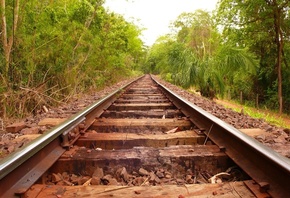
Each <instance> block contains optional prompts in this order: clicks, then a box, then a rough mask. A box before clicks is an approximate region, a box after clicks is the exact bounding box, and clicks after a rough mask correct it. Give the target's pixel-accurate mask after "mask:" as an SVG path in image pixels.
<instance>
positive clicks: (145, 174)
mask: <svg viewBox="0 0 290 198" xmlns="http://www.w3.org/2000/svg"><path fill="white" fill-rule="evenodd" d="M139 174H140V175H142V176H148V175H149V172H148V171H147V170H145V169H144V168H140V169H139Z"/></svg>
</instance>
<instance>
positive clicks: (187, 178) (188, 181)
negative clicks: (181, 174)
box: [185, 175, 194, 184]
mask: <svg viewBox="0 0 290 198" xmlns="http://www.w3.org/2000/svg"><path fill="white" fill-rule="evenodd" d="M185 180H186V183H187V184H193V183H194V181H193V179H192V175H186V177H185Z"/></svg>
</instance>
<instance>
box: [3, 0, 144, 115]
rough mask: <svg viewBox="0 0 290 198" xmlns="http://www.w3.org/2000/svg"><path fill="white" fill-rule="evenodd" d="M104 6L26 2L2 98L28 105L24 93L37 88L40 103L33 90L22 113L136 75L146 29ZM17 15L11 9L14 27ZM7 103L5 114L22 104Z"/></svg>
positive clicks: (79, 0)
mask: <svg viewBox="0 0 290 198" xmlns="http://www.w3.org/2000/svg"><path fill="white" fill-rule="evenodd" d="M9 2H10V1H9ZM102 4H103V0H70V1H69V0H59V1H46V0H45V1H37V0H31V1H27V2H22V1H21V5H20V8H21V10H20V16H19V19H20V23H19V26H18V27H17V31H16V32H15V45H14V46H13V54H12V57H13V59H12V61H11V63H10V71H11V73H10V74H11V75H10V76H11V79H4V80H8V81H9V84H11V86H9V87H7V88H6V90H3V91H2V88H1V87H4V84H2V83H1V81H0V91H1V93H5V92H7V93H8V91H9V94H8V95H9V97H6V98H4V97H1V101H4V102H5V104H6V106H7V105H8V104H10V103H11V102H12V103H19V104H20V103H21V106H25V104H24V103H25V101H22V102H20V98H21V95H23V94H24V93H26V92H27V90H34V91H35V92H34V96H35V95H38V96H40V98H41V99H40V98H39V99H40V100H39V101H40V102H37V98H34V99H33V97H34V96H32V95H33V94H32V91H30V92H29V91H28V95H29V94H31V98H29V99H28V98H23V99H24V100H25V99H26V101H29V104H30V105H26V106H27V107H28V109H22V110H21V111H22V112H19V113H21V114H22V113H25V112H29V111H32V110H33V109H36V108H38V107H41V105H43V103H45V104H46V105H48V106H49V105H52V104H53V103H55V102H56V101H58V102H61V101H62V100H64V99H66V98H67V97H69V96H70V95H73V94H76V93H82V92H84V91H86V90H88V89H99V88H101V87H103V86H106V85H108V84H111V83H115V82H117V81H119V80H121V79H125V78H126V77H128V76H131V75H132V73H134V74H135V73H136V72H134V70H135V69H138V68H139V66H140V65H141V64H142V61H143V58H142V56H144V50H143V43H142V41H141V40H140V38H139V36H140V34H141V30H140V29H139V28H138V27H137V26H136V25H135V24H133V23H131V22H128V21H126V20H125V19H124V18H123V17H122V16H120V15H117V14H114V13H110V12H108V11H106V10H105V9H104V8H103V7H102ZM11 6H12V5H11ZM7 9H11V7H9V6H8V7H7ZM12 17H13V15H12V13H11V12H10V14H9V15H7V19H8V20H7V23H8V25H10V26H11V24H12ZM0 59H3V56H2V54H1V55H0ZM1 64H2V61H1ZM3 67H4V66H3ZM3 67H2V66H1V67H0V69H2V68H3ZM2 78H5V76H3V77H2ZM35 93H37V94H35ZM13 96H15V97H14V99H15V100H14V102H13ZM18 96H19V97H18ZM52 98H54V99H52ZM44 101H45V102H44ZM5 104H4V105H3V106H2V108H1V109H2V113H3V114H5V113H8V115H10V114H14V113H15V112H16V111H18V110H17V105H15V107H12V108H11V109H8V108H6V109H5V107H4V106H5ZM4 111H6V112H4Z"/></svg>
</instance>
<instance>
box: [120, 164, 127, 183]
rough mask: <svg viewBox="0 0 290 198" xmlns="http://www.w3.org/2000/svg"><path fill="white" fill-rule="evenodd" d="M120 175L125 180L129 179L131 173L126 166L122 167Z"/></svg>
mask: <svg viewBox="0 0 290 198" xmlns="http://www.w3.org/2000/svg"><path fill="white" fill-rule="evenodd" d="M120 176H121V177H122V178H123V179H124V181H125V182H128V181H129V174H128V172H127V170H126V168H125V167H123V168H122V170H121V173H120Z"/></svg>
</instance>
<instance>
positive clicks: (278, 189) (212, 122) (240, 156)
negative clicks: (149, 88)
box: [151, 76, 290, 197]
mask: <svg viewBox="0 0 290 198" xmlns="http://www.w3.org/2000/svg"><path fill="white" fill-rule="evenodd" d="M151 78H152V79H153V80H154V81H155V82H156V83H157V84H158V85H159V86H160V88H161V89H162V90H163V91H164V93H165V94H166V95H167V96H168V98H170V100H171V102H172V103H174V105H176V106H177V107H178V108H180V110H181V111H182V112H183V113H184V114H185V115H186V116H188V117H189V119H190V120H191V121H192V122H193V123H194V124H196V125H197V126H198V127H199V128H204V129H205V134H206V135H207V136H208V137H209V138H210V139H211V140H212V141H213V142H214V143H216V144H217V145H218V146H220V147H222V148H224V149H225V150H226V151H225V152H226V153H227V154H228V155H229V156H230V157H231V158H232V160H233V161H234V162H235V163H236V164H237V165H239V166H240V167H241V168H242V169H243V170H245V171H246V172H247V173H248V174H249V176H251V177H252V178H253V179H254V180H256V182H258V183H259V182H261V183H264V182H266V183H269V184H270V186H272V187H270V190H269V192H270V194H272V195H273V197H281V195H282V197H283V196H284V195H287V196H290V192H288V191H289V190H288V187H287V184H289V182H290V159H288V158H286V157H284V156H282V155H280V154H278V153H277V152H275V151H274V150H272V149H270V148H268V147H266V146H265V145H263V144H261V143H260V142H258V141H257V140H255V139H254V138H252V137H250V136H248V135H246V134H244V133H242V132H241V131H239V130H238V129H236V128H234V127H233V126H232V125H229V124H227V123H226V122H224V121H222V120H221V119H219V118H217V117H216V116H214V115H212V114H210V113H208V112H206V111H205V110H203V109H202V108H200V107H198V106H196V105H194V104H193V103H191V102H189V101H187V100H185V99H184V98H182V97H180V96H179V95H177V94H175V93H174V92H173V91H171V90H170V89H169V88H167V87H166V86H164V85H162V84H161V83H160V82H158V81H157V80H156V79H155V78H154V77H153V76H151ZM212 128H214V129H212ZM248 158H249V159H250V160H248ZM252 164H255V165H254V166H252ZM278 175H279V176H278ZM284 197H285V196H284Z"/></svg>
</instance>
